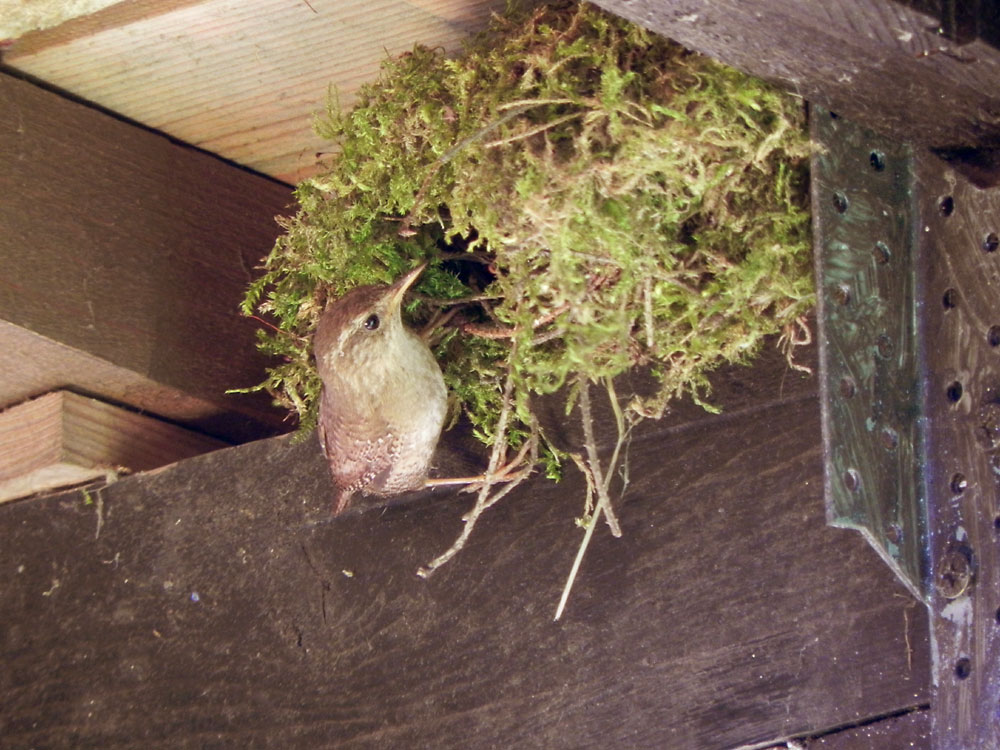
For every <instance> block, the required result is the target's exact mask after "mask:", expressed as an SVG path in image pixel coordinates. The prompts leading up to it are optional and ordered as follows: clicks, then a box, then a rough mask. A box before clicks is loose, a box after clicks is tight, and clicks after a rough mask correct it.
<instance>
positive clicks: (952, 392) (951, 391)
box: [945, 380, 962, 404]
mask: <svg viewBox="0 0 1000 750" xmlns="http://www.w3.org/2000/svg"><path fill="white" fill-rule="evenodd" d="M945 395H946V396H947V397H948V400H949V401H951V403H953V404H956V403H958V402H959V401H961V400H962V384H961V383H959V382H958V381H957V380H956V381H954V382H953V383H951V384H949V385H948V388H947V389H946V390H945Z"/></svg>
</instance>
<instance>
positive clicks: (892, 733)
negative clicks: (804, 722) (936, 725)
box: [776, 710, 932, 750]
mask: <svg viewBox="0 0 1000 750" xmlns="http://www.w3.org/2000/svg"><path fill="white" fill-rule="evenodd" d="M806 747H808V749H809V750H889V749H890V748H893V749H895V748H909V750H931V747H932V745H931V717H930V714H929V712H928V711H926V710H921V711H910V712H908V713H905V714H902V715H900V716H893V717H890V718H887V719H882V720H880V721H875V722H872V723H870V724H864V725H863V726H859V727H852V728H850V729H844V730H840V731H837V732H832V733H830V734H827V735H824V736H823V737H816V738H813V739H810V740H809V744H808V745H806ZM776 750H777V749H776Z"/></svg>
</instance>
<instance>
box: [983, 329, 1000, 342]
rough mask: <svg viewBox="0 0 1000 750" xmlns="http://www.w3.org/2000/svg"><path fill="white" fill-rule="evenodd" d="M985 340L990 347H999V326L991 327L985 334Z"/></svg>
mask: <svg viewBox="0 0 1000 750" xmlns="http://www.w3.org/2000/svg"><path fill="white" fill-rule="evenodd" d="M986 340H987V341H988V342H989V343H990V346H1000V326H991V327H990V330H989V331H988V332H987V333H986Z"/></svg>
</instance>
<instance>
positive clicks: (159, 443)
mask: <svg viewBox="0 0 1000 750" xmlns="http://www.w3.org/2000/svg"><path fill="white" fill-rule="evenodd" d="M224 447H226V444H225V443H223V442H221V441H219V440H214V439H212V438H209V437H206V436H204V435H200V434H198V433H196V432H192V431H190V430H185V429H184V428H183V427H178V426H177V425H172V424H169V423H167V422H163V421H161V420H158V419H154V418H153V417H148V416H145V415H144V414H137V413H136V412H132V411H129V410H127V409H122V408H121V407H118V406H113V405H112V404H106V403H104V402H103V401H98V400H97V399H93V398H86V397H85V396H80V395H79V394H76V393H70V392H69V391H55V392H54V393H48V394H46V395H44V396H39V397H38V398H36V399H32V400H31V401H28V402H26V403H23V404H18V405H17V406H14V407H11V408H10V409H7V410H5V411H3V412H0V502H5V501H7V500H13V499H15V498H19V497H26V496H28V495H33V494H35V493H38V492H42V491H44V490H51V489H54V488H57V487H66V486H70V485H75V484H82V483H84V482H88V481H92V480H94V479H100V478H103V477H105V476H107V475H108V474H109V473H111V474H114V475H117V474H120V473H122V472H134V471H146V470H149V469H156V468H159V467H160V466H165V465H167V464H170V463H174V462H175V461H180V460H181V459H184V458H190V457H191V456H197V455H200V454H202V453H208V452H210V451H214V450H219V449H220V448H224Z"/></svg>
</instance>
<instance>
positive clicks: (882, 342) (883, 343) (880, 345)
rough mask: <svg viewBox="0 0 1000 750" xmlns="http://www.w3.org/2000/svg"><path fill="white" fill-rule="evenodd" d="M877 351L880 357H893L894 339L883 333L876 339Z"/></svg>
mask: <svg viewBox="0 0 1000 750" xmlns="http://www.w3.org/2000/svg"><path fill="white" fill-rule="evenodd" d="M875 349H876V350H877V351H878V353H879V356H880V357H884V358H889V357H891V356H892V351H893V345H892V339H891V338H889V337H888V336H886V335H885V334H884V333H883V334H882V335H881V336H879V337H878V339H876V341H875Z"/></svg>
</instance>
